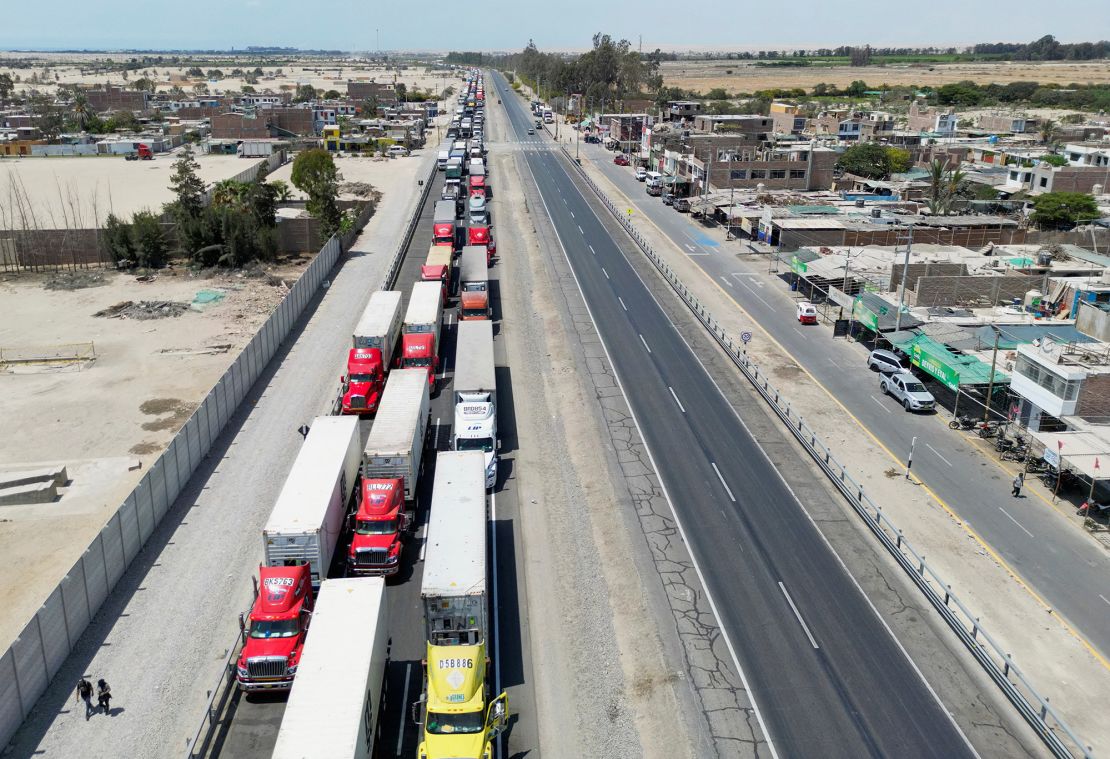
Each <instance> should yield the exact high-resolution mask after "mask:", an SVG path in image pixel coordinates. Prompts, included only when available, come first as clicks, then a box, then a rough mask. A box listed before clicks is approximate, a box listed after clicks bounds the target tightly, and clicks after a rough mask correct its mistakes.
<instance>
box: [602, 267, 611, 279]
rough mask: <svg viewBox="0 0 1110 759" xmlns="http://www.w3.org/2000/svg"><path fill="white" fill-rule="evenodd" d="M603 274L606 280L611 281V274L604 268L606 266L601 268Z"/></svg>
mask: <svg viewBox="0 0 1110 759" xmlns="http://www.w3.org/2000/svg"><path fill="white" fill-rule="evenodd" d="M601 273H602V274H604V275H605V278H606V279H609V272H607V271H605V267H604V266H602V267H601Z"/></svg>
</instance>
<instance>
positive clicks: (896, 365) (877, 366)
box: [867, 349, 906, 374]
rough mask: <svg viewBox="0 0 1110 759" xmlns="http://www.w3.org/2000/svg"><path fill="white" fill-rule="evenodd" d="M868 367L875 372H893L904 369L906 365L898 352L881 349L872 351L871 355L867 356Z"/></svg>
mask: <svg viewBox="0 0 1110 759" xmlns="http://www.w3.org/2000/svg"><path fill="white" fill-rule="evenodd" d="M867 368H868V369H870V370H871V371H873V372H882V373H883V374H893V373H894V372H901V371H904V370H905V368H906V366H905V364H903V363H902V359H901V358H900V357H899V356H898V354H897V353H894V352H893V351H884V350H882V349H879V350H873V351H871V355H869V356H868V357H867Z"/></svg>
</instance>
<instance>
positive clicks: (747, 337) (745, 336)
mask: <svg viewBox="0 0 1110 759" xmlns="http://www.w3.org/2000/svg"><path fill="white" fill-rule="evenodd" d="M751 340H752V333H751V332H748V331H747V330H745V331H743V332H741V333H740V342H742V343H744V345H747V344H748V343H750V342H751Z"/></svg>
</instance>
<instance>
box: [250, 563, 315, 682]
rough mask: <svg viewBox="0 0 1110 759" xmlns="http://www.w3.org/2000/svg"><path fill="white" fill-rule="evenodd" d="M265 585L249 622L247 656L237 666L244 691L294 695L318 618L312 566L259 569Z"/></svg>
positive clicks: (259, 590)
mask: <svg viewBox="0 0 1110 759" xmlns="http://www.w3.org/2000/svg"><path fill="white" fill-rule="evenodd" d="M258 572H259V575H260V579H261V584H260V585H259V589H258V597H257V598H255V599H254V606H253V607H252V608H251V611H250V614H249V615H248V617H247V619H246V620H244V619H243V617H242V616H240V617H239V624H240V626H241V627H242V630H243V650H242V651H240V652H239V660H238V661H237V662H236V665H235V681H236V683H237V684H238V685H239V688H240V689H241V690H245V691H258V690H288V689H289V688H291V687H293V677H294V676H295V675H296V674H297V665H298V664H299V663H300V659H301V652H302V651H303V650H304V641H305V637H306V636H307V634H308V621H309V618H310V616H311V614H312V601H313V596H312V580H311V575H310V574H309V565H308V564H300V565H298V566H294V567H259V570H258Z"/></svg>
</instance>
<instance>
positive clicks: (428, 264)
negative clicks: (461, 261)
mask: <svg viewBox="0 0 1110 759" xmlns="http://www.w3.org/2000/svg"><path fill="white" fill-rule="evenodd" d="M453 259H454V251H452V250H451V248H450V246H448V245H433V246H432V247H431V248H429V249H428V258H427V259H425V261H424V263H423V264H422V265H421V266H420V281H421V282H439V283H440V284H441V285H442V287H443V304H444V305H447V296H448V294H449V291H450V288H451V263H452V260H453Z"/></svg>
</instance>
